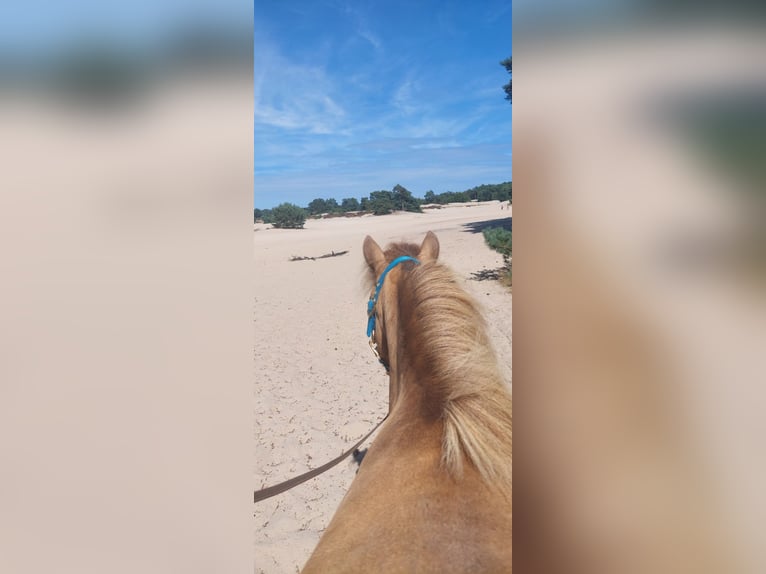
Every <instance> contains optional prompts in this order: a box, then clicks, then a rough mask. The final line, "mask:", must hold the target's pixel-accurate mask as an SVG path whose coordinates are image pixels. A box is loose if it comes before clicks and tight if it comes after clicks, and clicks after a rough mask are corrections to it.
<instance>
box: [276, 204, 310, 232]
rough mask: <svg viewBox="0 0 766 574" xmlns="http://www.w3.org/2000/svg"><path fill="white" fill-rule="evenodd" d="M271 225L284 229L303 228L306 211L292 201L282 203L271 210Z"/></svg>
mask: <svg viewBox="0 0 766 574" xmlns="http://www.w3.org/2000/svg"><path fill="white" fill-rule="evenodd" d="M272 220H273V221H272V225H273V226H274V227H280V228H284V229H303V224H304V223H306V211H305V210H303V209H301V208H300V207H298V206H297V205H295V204H293V203H282V204H281V205H278V206H276V207H275V208H274V209H273V210H272Z"/></svg>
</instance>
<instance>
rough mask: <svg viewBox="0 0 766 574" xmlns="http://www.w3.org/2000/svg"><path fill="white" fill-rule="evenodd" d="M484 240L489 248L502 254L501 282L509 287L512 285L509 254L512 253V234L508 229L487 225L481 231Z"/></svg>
mask: <svg viewBox="0 0 766 574" xmlns="http://www.w3.org/2000/svg"><path fill="white" fill-rule="evenodd" d="M483 233H484V241H486V243H487V245H489V247H490V248H491V249H494V250H495V251H497V252H498V253H500V254H501V255H502V256H503V264H504V266H505V271H504V273H503V277H502V278H501V283H503V284H504V285H506V286H508V287H510V286H511V285H512V273H513V270H512V267H511V256H512V255H513V241H512V234H511V232H510V231H509V230H508V229H504V228H502V227H488V228H487V229H485V230H484V231H483Z"/></svg>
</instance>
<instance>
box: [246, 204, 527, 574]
mask: <svg viewBox="0 0 766 574" xmlns="http://www.w3.org/2000/svg"><path fill="white" fill-rule="evenodd" d="M511 214H512V212H511V211H510V210H509V209H504V210H501V209H500V204H499V203H498V202H486V203H481V204H471V205H453V206H448V207H445V208H443V209H438V210H428V211H427V212H426V213H423V214H414V213H400V214H394V215H389V216H384V217H375V216H364V217H357V218H337V219H327V220H309V221H307V223H306V226H305V229H302V230H282V229H271V228H270V226H267V225H263V224H256V226H255V233H254V244H255V256H254V264H255V267H256V277H257V279H256V284H255V317H254V321H255V330H256V347H255V389H256V401H255V404H256V407H255V460H256V465H255V466H256V468H255V481H254V483H255V488H256V489H258V488H261V487H263V486H269V485H272V484H276V483H278V482H281V481H283V480H286V479H288V478H291V477H293V476H295V475H297V474H299V473H302V472H305V471H306V470H309V469H311V468H315V467H317V466H319V465H321V464H323V463H325V462H326V461H328V460H330V459H331V458H333V457H335V456H337V455H338V454H340V453H341V452H342V451H344V450H345V449H346V448H348V447H349V446H350V445H352V444H353V443H354V442H355V441H356V440H358V439H359V438H360V437H362V436H364V434H365V433H367V432H368V431H369V429H370V428H372V427H373V426H374V425H375V423H376V422H377V421H378V420H380V419H381V418H382V417H383V416H384V415H385V413H386V411H387V407H388V404H387V402H388V382H387V378H386V375H385V371H384V370H383V368H382V367H381V366H380V365H379V364H378V363H377V361H376V359H375V358H374V356H373V354H372V353H371V351H370V349H369V347H368V345H367V339H366V336H365V327H366V313H365V307H366V303H367V298H368V296H369V293H368V292H367V291H366V289H365V288H364V284H363V278H364V273H365V267H364V260H363V258H362V249H361V248H362V241H363V239H364V237H365V235H367V234H370V235H372V236H373V237H374V238H375V240H376V241H378V243H380V244H381V245H383V244H386V243H388V242H390V241H400V240H406V241H413V242H420V241H421V240H422V238H423V236H424V234H425V232H426V231H428V230H432V231H434V232H435V233H436V234H437V236H438V238H439V241H440V243H441V255H440V258H441V259H442V260H443V261H444V262H445V263H447V264H448V265H449V266H450V267H452V269H453V270H454V271H455V272H456V273H457V274H458V276H459V277H460V278H462V279H463V280H464V285H465V287H466V289H467V290H468V291H469V292H470V293H472V294H473V295H474V296H475V297H476V298H477V299H478V300H479V302H480V303H481V304H482V305H483V307H484V309H485V315H486V317H487V320H488V323H489V328H490V335H491V337H492V340H493V344H494V347H495V350H496V352H497V353H498V357H499V358H500V363H501V367H502V369H503V372H504V374H505V376H506V378H507V380H508V381H509V384H510V380H511V294H510V293H509V292H508V290H507V289H506V288H504V287H502V286H500V285H498V284H497V283H496V282H493V281H483V282H477V281H473V280H468V278H469V276H470V274H471V273H472V272H475V271H480V270H482V269H485V268H496V267H499V266H500V265H501V264H502V258H501V257H500V255H499V254H497V253H496V252H494V251H492V250H490V249H489V248H488V247H487V246H486V244H485V243H484V238H483V236H482V234H481V233H480V232H478V231H477V228H481V227H482V225H484V224H487V223H488V222H492V221H493V220H498V221H497V224H498V225H500V224H502V223H505V224H507V223H508V221H507V220H508V218H510V217H511ZM500 220H505V221H504V222H503V221H500ZM346 250H348V253H347V254H345V255H341V256H338V257H329V258H325V259H318V260H315V261H312V260H304V261H290V258H291V257H293V256H300V257H319V256H321V255H324V254H326V253H331V252H333V251H335V252H340V251H346ZM372 440H374V436H373V437H372V438H371V439H369V441H368V442H371V441H372ZM355 469H356V465H355V464H354V463H353V462H351V461H350V460H349V461H344V462H342V463H341V464H340V465H338V466H336V467H335V468H333V469H331V470H330V471H328V472H326V473H325V474H323V475H321V476H319V477H317V478H314V479H312V480H310V481H309V482H306V483H304V484H303V485H300V486H298V487H296V488H294V489H293V490H291V491H289V492H286V493H283V494H281V495H279V496H277V497H275V498H272V499H269V500H266V501H263V502H260V503H258V504H256V505H255V511H254V512H255V525H256V529H255V566H256V568H255V571H256V572H259V573H260V572H262V573H265V574H272V573H274V574H279V573H287V572H289V573H292V572H296V571H298V570H299V569H300V568H301V567H302V566H303V564H304V562H305V561H306V560H307V559H308V556H309V555H310V553H311V551H312V550H313V548H314V546H315V545H316V543H317V541H318V540H319V536H320V535H321V533H322V531H323V529H324V528H325V527H326V526H327V523H328V522H329V520H330V518H331V517H332V515H333V513H334V511H335V509H336V508H337V507H338V504H339V503H340V501H341V499H342V498H343V495H344V494H345V492H346V490H347V489H348V487H349V485H350V484H351V481H352V480H353V478H354V473H355Z"/></svg>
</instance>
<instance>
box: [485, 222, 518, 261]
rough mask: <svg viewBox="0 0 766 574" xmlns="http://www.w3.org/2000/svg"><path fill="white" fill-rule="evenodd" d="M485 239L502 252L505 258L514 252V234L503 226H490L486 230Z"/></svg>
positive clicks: (491, 246) (493, 247) (488, 243)
mask: <svg viewBox="0 0 766 574" xmlns="http://www.w3.org/2000/svg"><path fill="white" fill-rule="evenodd" d="M484 241H486V242H487V245H489V246H490V248H492V249H494V250H495V251H497V252H498V253H501V254H502V256H503V258H506V257H510V256H511V253H512V252H513V241H512V234H511V232H510V231H509V230H507V229H504V228H502V227H489V228H487V229H485V230H484Z"/></svg>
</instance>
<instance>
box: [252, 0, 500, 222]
mask: <svg viewBox="0 0 766 574" xmlns="http://www.w3.org/2000/svg"><path fill="white" fill-rule="evenodd" d="M254 10H255V14H254V16H255V25H254V62H255V70H254V95H255V205H256V207H260V208H269V207H273V206H274V205H277V204H279V203H281V202H283V201H289V202H292V203H297V204H298V205H303V206H305V205H307V204H308V202H309V201H311V200H312V199H314V198H316V197H322V198H328V197H334V198H336V199H338V200H339V201H340V200H341V199H342V198H344V197H356V198H361V197H363V196H366V195H368V194H369V193H370V192H371V191H375V190H380V189H389V190H390V189H391V188H393V187H394V185H396V184H401V185H403V186H405V187H406V188H407V189H409V190H410V191H412V192H413V193H414V194H415V195H416V196H420V197H422V196H423V194H424V193H425V192H426V191H428V190H429V189H430V190H433V191H434V192H436V193H440V192H443V191H462V190H464V189H467V188H469V187H473V186H475V185H479V184H482V183H500V182H503V181H509V180H511V106H510V105H509V103H508V102H507V101H506V100H505V99H504V93H503V91H502V86H503V84H505V83H506V82H507V81H508V78H509V76H508V73H507V72H506V71H505V69H504V68H503V67H502V66H500V65H499V62H500V60H502V59H504V58H506V57H507V56H510V55H511V3H510V1H479V2H444V1H416V0H410V1H386V2H368V1H351V0H345V1H344V0H304V1H289V0H288V1H278V0H257V1H256V2H255V3H254Z"/></svg>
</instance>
